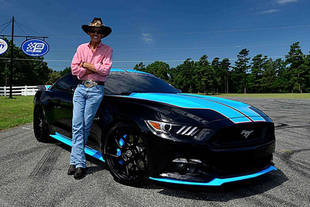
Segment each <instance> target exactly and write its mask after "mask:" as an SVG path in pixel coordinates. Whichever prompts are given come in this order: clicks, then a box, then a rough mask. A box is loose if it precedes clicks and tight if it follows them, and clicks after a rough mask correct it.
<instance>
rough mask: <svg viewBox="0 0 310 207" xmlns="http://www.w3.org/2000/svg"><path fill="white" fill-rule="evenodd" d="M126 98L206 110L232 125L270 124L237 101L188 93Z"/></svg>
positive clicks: (262, 115)
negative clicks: (230, 122) (223, 118)
mask: <svg viewBox="0 0 310 207" xmlns="http://www.w3.org/2000/svg"><path fill="white" fill-rule="evenodd" d="M127 97H128V98H135V99H143V100H149V101H155V102H159V103H164V104H169V105H172V106H175V107H181V108H188V109H208V110H212V111H215V112H217V113H219V114H221V115H223V116H224V117H226V118H228V119H229V120H230V121H232V122H233V123H248V122H266V121H268V122H271V120H270V118H269V117H268V116H267V115H265V114H264V113H263V112H261V111H259V110H258V109H256V108H254V107H252V106H250V105H248V104H245V103H242V102H238V101H232V100H228V99H223V98H218V97H212V96H204V95H196V94H188V93H176V94H175V93H131V94H130V95H129V96H127Z"/></svg>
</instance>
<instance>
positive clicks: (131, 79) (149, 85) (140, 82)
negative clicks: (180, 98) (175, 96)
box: [105, 72, 180, 95]
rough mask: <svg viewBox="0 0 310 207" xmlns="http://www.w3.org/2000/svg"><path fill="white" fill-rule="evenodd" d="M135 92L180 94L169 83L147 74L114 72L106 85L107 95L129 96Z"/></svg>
mask: <svg viewBox="0 0 310 207" xmlns="http://www.w3.org/2000/svg"><path fill="white" fill-rule="evenodd" d="M133 92H140V93H178V92H180V91H179V90H178V89H176V88H174V87H173V86H172V85H170V84H169V83H167V82H165V81H163V80H161V79H159V78H157V77H155V76H153V75H151V74H145V73H133V72H113V73H111V74H110V75H109V76H108V78H107V81H106V83H105V93H106V94H107V95H112V94H122V95H128V94H130V93H133Z"/></svg>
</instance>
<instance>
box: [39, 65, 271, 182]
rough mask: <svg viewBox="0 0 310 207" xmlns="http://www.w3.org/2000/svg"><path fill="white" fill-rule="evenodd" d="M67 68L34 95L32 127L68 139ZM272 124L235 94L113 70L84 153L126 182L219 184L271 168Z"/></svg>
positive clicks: (43, 137) (43, 136)
mask: <svg viewBox="0 0 310 207" xmlns="http://www.w3.org/2000/svg"><path fill="white" fill-rule="evenodd" d="M77 84H78V80H77V78H76V77H75V76H72V75H71V74H67V75H65V76H63V77H61V78H60V79H59V80H58V81H57V82H56V83H55V84H54V85H53V86H51V87H50V88H48V89H44V90H39V91H38V92H37V93H36V95H35V98H34V104H35V106H34V122H33V125H34V133H35V136H36V138H37V139H38V140H39V141H48V140H49V139H52V138H55V139H57V140H59V141H61V142H63V143H65V144H67V145H71V138H70V137H71V122H72V97H73V91H74V89H75V87H76V86H77ZM274 149H275V134H274V124H273V122H272V120H271V119H270V118H269V117H268V116H267V115H265V114H264V113H263V112H261V111H260V110H258V109H256V108H254V107H252V106H250V105H247V104H244V103H241V102H237V101H232V100H227V99H222V98H217V97H211V96H204V95H196V94H187V93H181V92H180V91H179V90H177V89H175V88H174V87H173V86H171V85H169V84H168V83H166V82H165V81H163V80H161V79H159V78H157V77H155V76H154V75H151V74H148V73H144V72H140V71H135V70H122V69H111V74H110V76H109V77H108V79H107V81H106V84H105V97H104V100H103V101H102V103H101V106H100V107H99V109H98V111H97V114H96V117H95V119H94V122H93V125H92V128H91V132H90V136H89V138H88V141H87V147H86V148H85V152H86V154H88V155H91V156H93V157H95V158H97V159H99V160H101V161H104V162H106V163H107V165H108V167H109V169H110V172H111V174H112V175H113V177H114V178H115V179H116V180H117V181H119V182H121V183H125V184H128V185H136V184H141V183H143V182H144V181H146V180H148V179H151V180H156V181H161V182H168V183H177V184H187V185H205V186H219V185H222V184H223V183H227V182H233V181H238V180H244V179H249V178H253V177H257V176H260V175H262V174H265V173H268V172H270V171H272V170H276V168H275V167H274V166H273V164H272V154H273V152H274Z"/></svg>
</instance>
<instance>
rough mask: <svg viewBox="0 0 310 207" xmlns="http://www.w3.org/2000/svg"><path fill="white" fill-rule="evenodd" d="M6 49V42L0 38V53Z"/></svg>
mask: <svg viewBox="0 0 310 207" xmlns="http://www.w3.org/2000/svg"><path fill="white" fill-rule="evenodd" d="M7 50H8V43H6V41H4V40H3V39H0V55H1V54H3V53H5V52H6V51H7Z"/></svg>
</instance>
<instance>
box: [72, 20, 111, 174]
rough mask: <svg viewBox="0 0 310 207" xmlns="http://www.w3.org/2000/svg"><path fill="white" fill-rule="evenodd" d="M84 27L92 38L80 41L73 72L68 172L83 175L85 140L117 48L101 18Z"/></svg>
mask: <svg viewBox="0 0 310 207" xmlns="http://www.w3.org/2000/svg"><path fill="white" fill-rule="evenodd" d="M82 29H83V30H84V32H86V33H87V34H88V35H89V36H90V42H89V43H85V44H82V45H80V46H79V47H78V48H77V51H76V53H75V55H74V57H73V59H72V64H71V70H72V74H73V75H76V76H77V78H78V79H79V84H78V86H77V88H76V89H75V91H74V96H73V119H72V150H71V156H70V166H69V169H68V175H73V174H74V178H75V179H81V178H83V177H84V176H85V173H86V170H85V168H86V159H85V152H84V148H85V144H86V141H87V138H88V135H89V130H90V128H91V125H92V122H93V119H94V116H95V115H96V112H97V110H98V107H99V105H100V103H101V101H102V99H103V95H104V82H105V80H106V78H107V76H108V75H109V73H110V69H111V65H112V53H113V50H112V48H110V47H109V46H107V45H105V44H102V43H101V39H102V38H104V37H106V36H108V35H109V34H110V33H111V32H112V30H111V28H110V27H107V26H104V25H103V23H102V21H101V18H94V19H93V21H92V22H91V23H90V24H89V25H82Z"/></svg>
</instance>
